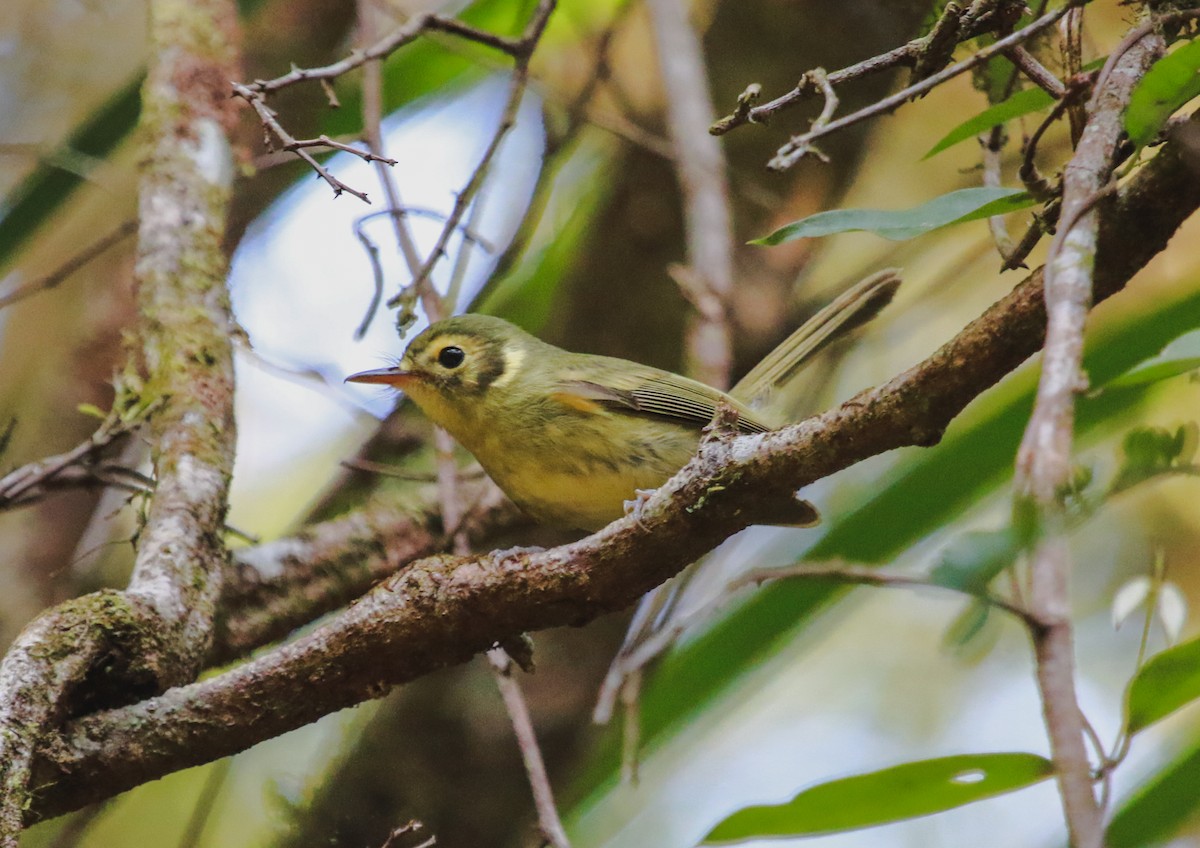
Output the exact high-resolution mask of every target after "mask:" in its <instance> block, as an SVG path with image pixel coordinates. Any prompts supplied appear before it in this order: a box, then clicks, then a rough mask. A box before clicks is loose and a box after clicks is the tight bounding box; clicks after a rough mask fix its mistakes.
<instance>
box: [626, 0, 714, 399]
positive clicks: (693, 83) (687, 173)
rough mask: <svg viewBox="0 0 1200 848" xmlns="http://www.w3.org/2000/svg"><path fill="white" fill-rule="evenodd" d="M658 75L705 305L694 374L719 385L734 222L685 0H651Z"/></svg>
mask: <svg viewBox="0 0 1200 848" xmlns="http://www.w3.org/2000/svg"><path fill="white" fill-rule="evenodd" d="M647 7H648V9H649V12H650V20H651V23H652V28H653V31H654V38H655V43H656V45H657V57H658V66H659V72H660V73H661V74H662V79H663V86H664V88H665V89H666V96H667V99H666V109H667V125H668V128H669V130H670V133H671V144H672V145H673V147H674V149H675V174H676V177H677V178H678V180H679V186H680V189H681V192H682V195H683V217H684V225H685V226H684V232H685V236H686V249H687V263H688V269H689V272H690V277H691V278H692V279H693V281H694V284H693V289H694V290H695V291H696V292H697V298H698V299H700V300H704V299H706V298H707V299H711V300H712V301H714V302H715V304H716V305H717V308H711V309H705V310H700V311H698V312H697V314H696V316H695V317H694V318H693V319H692V321H691V322H690V323H691V326H690V327H689V328H688V333H687V354H688V356H687V358H688V361H689V365H690V370H691V371H692V374H691V376H694V377H696V378H697V379H699V380H700V381H702V382H704V383H707V384H708V385H711V386H716V387H718V388H725V387H728V386H729V384H730V370H731V368H732V366H733V353H732V333H731V331H730V326H729V320H728V314H729V299H730V298H731V297H732V295H733V279H734V245H733V220H732V215H731V213H730V211H729V180H728V176H727V173H726V164H725V155H724V151H723V150H722V149H721V145H720V143H719V142H718V141H717V140H716V139H715V138H713V137H712V136H711V135H709V134H708V133H706V132H705V129H706V128H707V127H708V126H709V125H710V124H712V122H713V121H714V120H715V119H716V113H715V109H714V108H713V103H712V95H711V93H710V92H709V85H708V69H707V67H706V66H705V63H704V54H703V50H702V49H701V45H700V39H699V37H698V36H697V34H696V30H695V29H694V28H693V27H692V25H691V22H690V21H689V20H688V8H689V6H688V4H687V3H685V2H684V0H648V3H647Z"/></svg>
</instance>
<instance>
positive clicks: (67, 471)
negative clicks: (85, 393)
mask: <svg viewBox="0 0 1200 848" xmlns="http://www.w3.org/2000/svg"><path fill="white" fill-rule="evenodd" d="M161 406H162V403H161V402H156V403H155V404H153V405H152V406H148V407H146V408H145V409H144V410H141V411H140V413H139V414H137V415H131V416H128V417H127V418H122V417H121V416H119V415H110V416H109V417H108V418H107V419H106V420H105V421H104V423H103V424H101V425H100V427H99V428H98V429H97V430H96V432H94V433H93V434H92V435H91V436H89V437H88V438H87V439H86V440H85V441H83V442H80V443H79V444H78V445H76V446H75V447H73V448H71V450H69V451H67V452H65V453H60V454H58V455H57V456H50V457H46V458H45V459H40V460H38V461H36V462H31V463H29V464H27V465H23V466H21V467H20V468H17V469H15V470H13V471H10V472H9V473H8V474H6V475H4V476H3V477H0V510H3V509H11V508H13V507H15V506H24V505H26V504H29V503H32V502H33V501H35V500H38V499H39V498H41V497H43V496H44V495H45V494H47V493H48V492H49V491H51V490H53V489H60V488H64V487H68V486H80V485H88V484H89V483H92V484H96V483H100V484H110V483H112V482H113V481H114V480H115V479H116V476H115V475H119V474H120V472H119V471H117V470H116V467H115V466H107V465H104V464H102V463H101V462H100V460H101V458H102V457H103V456H104V455H105V454H107V453H109V452H110V450H112V449H114V448H115V446H116V445H117V444H118V443H119V442H121V441H122V440H123V437H125V436H127V435H129V434H130V433H131V432H133V431H134V430H136V429H137V428H138V427H140V426H141V425H142V424H143V423H144V422H145V420H146V418H147V417H148V416H149V415H150V414H152V413H153V412H154V411H155V410H156V409H158V408H161ZM131 473H132V472H131ZM139 476H140V475H139Z"/></svg>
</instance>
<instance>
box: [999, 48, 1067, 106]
mask: <svg viewBox="0 0 1200 848" xmlns="http://www.w3.org/2000/svg"><path fill="white" fill-rule="evenodd" d="M1004 55H1005V56H1007V57H1008V58H1009V59H1010V60H1011V61H1012V63H1013V64H1014V65H1016V66H1017V68H1019V69H1020V71H1021V72H1022V73H1023V74H1025V76H1026V77H1028V78H1029V79H1030V80H1031V81H1032V82H1034V83H1035V84H1036V85H1037V86H1038V87H1039V88H1041V89H1042V90H1043V91H1045V92H1046V93H1047V94H1049V95H1050V96H1051V97H1054V98H1055V99H1062V97H1063V95H1065V94H1066V93H1067V87H1066V86H1065V85H1063V82H1062V80H1060V79H1059V78H1058V77H1056V76H1055V75H1054V74H1052V73H1051V72H1050V71H1049V69H1047V68H1046V66H1045V65H1043V64H1042V63H1041V62H1039V61H1038V60H1037V58H1036V57H1035V56H1034V55H1033V54H1032V53H1030V52H1029V51H1028V50H1026V49H1025V48H1024V47H1023V46H1021V45H1019V44H1018V45H1017V46H1016V47H1014V48H1012V49H1011V50H1009V51H1008V52H1007V53H1005V54H1004Z"/></svg>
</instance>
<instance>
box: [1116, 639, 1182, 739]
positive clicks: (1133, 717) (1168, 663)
mask: <svg viewBox="0 0 1200 848" xmlns="http://www.w3.org/2000/svg"><path fill="white" fill-rule="evenodd" d="M1198 698H1200V639H1193V640H1192V641H1190V642H1184V643H1183V644H1182V645H1176V646H1175V647H1174V648H1168V649H1167V650H1165V651H1163V652H1162V653H1161V654H1157V655H1155V656H1154V657H1153V658H1152V659H1151V660H1150V662H1148V663H1146V665H1145V666H1143V668H1142V670H1141V671H1139V672H1138V673H1137V675H1136V676H1135V677H1134V678H1133V680H1132V682H1130V684H1129V700H1128V704H1129V727H1128V730H1129V732H1130V733H1137V732H1138V731H1139V730H1144V729H1145V728H1147V727H1149V726H1150V725H1151V724H1154V722H1156V721H1158V720H1159V719H1163V718H1166V717H1167V716H1168V715H1170V714H1171V713H1173V712H1175V711H1176V710H1177V709H1179V708H1180V707H1182V706H1184V705H1185V704H1189V703H1191V702H1192V701H1195V700H1197V699H1198Z"/></svg>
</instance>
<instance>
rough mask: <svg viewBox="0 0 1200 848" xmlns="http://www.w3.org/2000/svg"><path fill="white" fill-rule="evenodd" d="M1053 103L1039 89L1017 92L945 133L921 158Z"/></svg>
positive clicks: (1052, 99) (926, 157) (1051, 98)
mask: <svg viewBox="0 0 1200 848" xmlns="http://www.w3.org/2000/svg"><path fill="white" fill-rule="evenodd" d="M1053 102H1054V98H1053V97H1051V96H1050V95H1049V94H1047V93H1046V92H1045V91H1044V90H1042V89H1040V88H1027V89H1025V90H1024V91H1018V92H1017V93H1016V94H1014V95H1012V96H1011V97H1009V98H1008V99H1007V100H1002V101H1001V102H999V103H997V104H996V105H995V106H992V107H990V108H988V109H985V110H983V111H982V112H980V113H979V114H978V115H975V116H974V117H971V118H967V120H965V121H963V122H962V123H961V124H959V125H958V126H957V127H955V128H954V129H952V130H950V132H948V133H946V135H944V136H943V137H942V140H941V141H939V142H938V143H937V144H935V145H934V146H933V147H931V148H929V152H928V153H926V154H925V155H924V156H922V157H921V158H922V159H928V158H929V157H931V156H936V155H937V154H939V153H941V152H942V151H943V150H945V149H946V148H948V147H953V146H954V145H956V144H958V143H959V142H961V141H966V140H967V139H968V138H974V137H975V136H977V135H979V134H980V133H981V132H986V131H987V130H990V129H991V128H992V127H996V126H999V125H1000V124H1005V123H1008V122H1009V121H1011V120H1013V119H1014V118H1020V117H1021V116H1022V115H1028V114H1030V113H1031V112H1036V111H1038V110H1039V109H1045V108H1046V107H1047V106H1049V105H1050V104H1051V103H1053Z"/></svg>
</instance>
